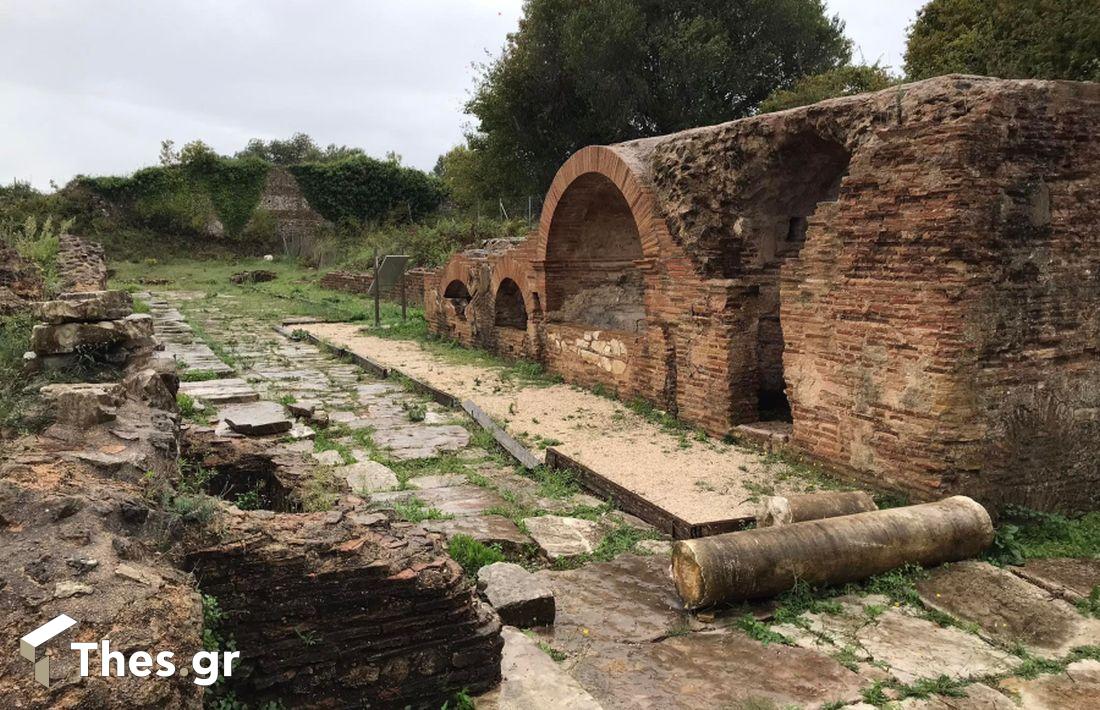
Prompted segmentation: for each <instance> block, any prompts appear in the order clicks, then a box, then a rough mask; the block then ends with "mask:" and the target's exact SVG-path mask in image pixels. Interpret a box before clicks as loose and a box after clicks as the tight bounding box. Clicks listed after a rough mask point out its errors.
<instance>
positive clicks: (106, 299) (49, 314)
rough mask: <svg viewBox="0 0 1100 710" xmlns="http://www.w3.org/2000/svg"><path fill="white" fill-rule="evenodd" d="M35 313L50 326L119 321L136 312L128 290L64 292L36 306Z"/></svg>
mask: <svg viewBox="0 0 1100 710" xmlns="http://www.w3.org/2000/svg"><path fill="white" fill-rule="evenodd" d="M34 312H35V315H36V316H37V317H38V318H39V320H42V321H44V322H46V323H49V324H51V325H59V324H62V323H88V322H96V321H107V320H119V319H122V318H125V317H126V316H129V315H130V314H132V313H133V312H134V299H133V298H132V297H131V296H130V294H129V293H127V292H126V291H85V292H76V293H63V294H61V295H60V296H58V298H57V300H55V301H40V302H38V303H36V304H34Z"/></svg>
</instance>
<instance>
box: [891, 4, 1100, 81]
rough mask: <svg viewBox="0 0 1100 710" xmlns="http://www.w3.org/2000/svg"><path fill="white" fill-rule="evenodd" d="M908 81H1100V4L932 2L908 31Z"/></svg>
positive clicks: (906, 62)
mask: <svg viewBox="0 0 1100 710" xmlns="http://www.w3.org/2000/svg"><path fill="white" fill-rule="evenodd" d="M905 70H906V73H907V74H908V75H909V78H911V79H927V78H928V77H932V76H938V75H941V74H950V73H965V74H983V75H987V76H998V77H1003V78H1007V79H1076V80H1082V81H1097V80H1100V8H1098V7H1097V5H1096V2H1095V1H1089V0H932V2H930V3H928V4H927V5H925V6H924V8H922V9H921V11H920V12H919V13H918V14H917V19H916V21H915V22H914V23H913V26H912V27H910V29H909V44H908V47H907V49H906V52H905Z"/></svg>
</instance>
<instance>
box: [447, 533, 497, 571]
mask: <svg viewBox="0 0 1100 710" xmlns="http://www.w3.org/2000/svg"><path fill="white" fill-rule="evenodd" d="M447 552H448V553H449V554H450V555H451V557H452V558H454V561H455V562H457V563H458V564H459V566H461V567H462V569H463V570H465V571H466V574H468V575H469V576H471V577H476V576H477V572H478V570H479V569H481V568H482V567H484V566H486V565H491V564H493V563H494V562H503V561H504V560H505V557H504V553H503V552H502V551H501V549H500V547H499V546H497V545H486V544H484V543H481V542H478V541H477V540H475V539H473V538H472V537H470V536H469V535H455V536H454V537H452V538H451V540H450V542H448V543H447Z"/></svg>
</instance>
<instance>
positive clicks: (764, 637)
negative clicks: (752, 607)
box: [737, 614, 793, 646]
mask: <svg viewBox="0 0 1100 710" xmlns="http://www.w3.org/2000/svg"><path fill="white" fill-rule="evenodd" d="M737 628H739V629H741V630H742V631H744V632H745V634H747V635H748V636H749V638H752V639H755V640H757V641H759V642H760V643H762V644H764V645H765V646H767V645H768V644H770V643H779V644H784V645H787V646H790V645H793V644H792V643H791V640H790V639H789V638H787V637H786V636H784V635H783V634H781V633H779V632H778V631H773V630H772V628H771V626H769V625H768V624H765V623H764V622H763V621H760V620H759V619H757V618H756V617H754V616H753V615H752V614H745V615H744V616H741V617H739V618H738V619H737Z"/></svg>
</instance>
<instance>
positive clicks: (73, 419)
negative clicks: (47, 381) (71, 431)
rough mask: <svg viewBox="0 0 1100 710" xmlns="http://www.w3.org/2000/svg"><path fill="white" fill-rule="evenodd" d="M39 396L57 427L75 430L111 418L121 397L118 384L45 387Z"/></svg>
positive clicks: (113, 416)
mask: <svg viewBox="0 0 1100 710" xmlns="http://www.w3.org/2000/svg"><path fill="white" fill-rule="evenodd" d="M39 393H40V394H41V395H42V396H43V397H44V398H45V399H46V401H47V402H49V403H50V406H51V408H52V411H53V413H54V418H55V419H56V421H57V423H59V424H63V425H66V426H72V427H77V428H82V427H89V426H94V425H96V424H102V423H103V422H109V421H111V420H113V419H114V418H115V414H116V413H117V411H118V407H119V405H120V404H122V400H123V396H124V393H125V390H124V388H123V387H122V385H120V384H118V383H107V384H91V383H81V384H56V385H46V386H45V387H43V388H42V389H41V390H39Z"/></svg>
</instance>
